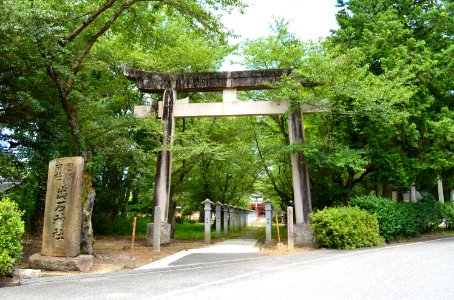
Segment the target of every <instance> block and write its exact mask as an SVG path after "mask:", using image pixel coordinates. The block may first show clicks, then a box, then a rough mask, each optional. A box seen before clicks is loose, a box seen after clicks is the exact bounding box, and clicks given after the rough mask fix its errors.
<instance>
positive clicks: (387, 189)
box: [382, 179, 393, 199]
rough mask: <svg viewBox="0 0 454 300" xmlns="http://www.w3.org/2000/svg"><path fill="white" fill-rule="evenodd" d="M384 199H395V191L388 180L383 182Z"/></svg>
mask: <svg viewBox="0 0 454 300" xmlns="http://www.w3.org/2000/svg"><path fill="white" fill-rule="evenodd" d="M382 195H383V197H385V198H389V199H392V198H393V189H392V186H391V185H390V184H389V181H388V179H385V181H384V182H383V192H382Z"/></svg>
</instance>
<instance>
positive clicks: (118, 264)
mask: <svg viewBox="0 0 454 300" xmlns="http://www.w3.org/2000/svg"><path fill="white" fill-rule="evenodd" d="M219 241H222V239H221V240H219ZM215 242H218V240H216V241H215ZM23 245H24V249H23V251H22V252H23V255H22V260H21V261H20V262H19V263H18V265H17V267H16V268H21V269H26V268H29V265H28V262H29V257H30V256H31V255H32V254H34V253H39V252H40V251H41V240H40V239H39V238H31V239H28V241H26V242H24V244H23ZM207 246H208V245H206V244H205V243H204V242H203V240H173V241H172V242H171V243H170V244H169V245H163V246H161V251H160V252H156V251H154V250H153V247H152V246H148V245H147V244H146V239H145V237H139V238H136V240H135V243H134V256H133V257H134V258H135V259H136V263H135V267H140V266H143V265H146V264H149V263H151V262H154V261H157V260H160V259H162V258H164V257H167V256H169V255H172V254H174V253H177V252H180V251H183V250H186V249H195V248H203V247H207ZM260 249H261V253H262V254H265V255H280V254H284V253H288V251H287V249H285V247H284V249H278V247H277V244H276V243H272V244H266V245H265V244H261V247H260ZM309 250H311V248H296V251H297V252H301V251H309ZM93 256H94V265H93V268H92V269H91V270H90V271H88V272H87V273H86V274H96V273H107V272H116V271H121V270H123V269H126V267H125V262H124V261H125V260H126V259H129V258H130V257H131V238H130V237H118V236H110V237H109V236H101V237H97V238H96V241H95V243H94V253H93ZM77 274H81V273H80V272H75V271H74V272H60V271H58V272H57V271H42V273H41V277H53V276H68V275H77Z"/></svg>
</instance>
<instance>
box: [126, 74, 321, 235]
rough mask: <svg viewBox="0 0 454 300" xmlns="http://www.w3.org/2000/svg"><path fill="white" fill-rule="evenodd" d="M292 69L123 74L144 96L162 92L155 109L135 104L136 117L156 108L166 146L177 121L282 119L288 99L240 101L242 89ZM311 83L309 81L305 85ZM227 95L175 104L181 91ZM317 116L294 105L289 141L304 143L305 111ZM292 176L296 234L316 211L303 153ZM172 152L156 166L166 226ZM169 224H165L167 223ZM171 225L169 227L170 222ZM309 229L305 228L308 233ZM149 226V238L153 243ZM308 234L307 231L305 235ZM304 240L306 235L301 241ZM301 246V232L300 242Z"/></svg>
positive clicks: (266, 84)
mask: <svg viewBox="0 0 454 300" xmlns="http://www.w3.org/2000/svg"><path fill="white" fill-rule="evenodd" d="M290 72H291V70H289V69H273V70H254V71H236V72H205V73H156V72H146V71H141V70H135V69H129V68H126V69H125V71H124V74H125V75H126V77H127V78H128V79H130V80H134V81H136V83H137V87H138V88H139V90H140V91H142V92H148V93H156V92H163V93H164V97H163V101H162V102H159V105H158V106H157V107H154V108H153V107H152V106H150V105H149V106H136V107H135V108H134V114H135V115H136V116H137V117H146V116H149V115H150V113H151V112H152V110H154V111H157V113H158V118H160V119H161V121H162V123H163V125H164V130H165V132H164V136H162V138H161V142H162V143H163V145H171V144H172V136H173V131H174V124H175V122H174V118H188V117H228V116H258V115H281V114H284V113H286V112H287V111H289V106H290V105H291V104H290V103H289V102H288V101H283V102H273V101H250V102H245V101H241V102H238V101H237V91H238V90H259V89H266V88H269V84H272V83H274V82H277V81H278V80H279V79H280V78H281V76H283V75H284V74H287V75H288V74H289V73H290ZM302 84H307V85H311V83H304V82H302ZM213 91H223V102H214V103H189V101H188V100H187V99H183V100H177V92H213ZM314 112H317V111H315V110H314V109H313V108H312V109H304V110H303V109H302V108H301V106H300V105H292V109H291V110H290V111H289V137H290V143H291V144H294V143H302V142H303V141H304V129H303V125H302V124H303V119H302V113H314ZM291 161H292V177H293V190H294V198H295V199H294V201H295V219H296V223H297V226H296V231H297V230H298V229H297V228H298V224H301V225H303V224H305V223H307V221H308V215H309V213H310V211H311V210H312V207H311V197H310V187H309V174H308V170H307V167H306V165H305V164H304V155H303V154H302V153H295V154H292V156H291ZM171 165H172V153H171V151H168V150H165V151H161V152H159V153H158V159H157V165H156V179H155V185H154V198H153V201H154V206H160V207H161V208H162V209H161V220H162V221H163V223H168V219H167V218H168V217H167V215H168V209H169V196H170V179H171ZM164 226H166V225H164ZM167 226H168V224H167ZM167 231H168V229H164V230H161V235H164V236H162V237H161V242H162V243H166V242H168V241H170V239H169V238H168V237H166V236H165V235H166V234H165V232H167ZM304 231H305V230H304ZM151 232H153V231H152V230H151V227H150V226H149V233H147V236H148V240H152V238H151V237H150V233H151ZM302 235H303V236H304V235H305V233H304V232H303V233H302ZM303 238H304V237H303ZM295 242H298V233H297V237H296V241H295Z"/></svg>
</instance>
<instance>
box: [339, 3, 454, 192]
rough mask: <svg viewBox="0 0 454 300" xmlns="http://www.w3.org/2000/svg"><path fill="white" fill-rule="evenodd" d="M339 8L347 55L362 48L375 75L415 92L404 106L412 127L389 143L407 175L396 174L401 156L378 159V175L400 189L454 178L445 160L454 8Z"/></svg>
mask: <svg viewBox="0 0 454 300" xmlns="http://www.w3.org/2000/svg"><path fill="white" fill-rule="evenodd" d="M338 6H339V7H340V8H341V10H340V11H339V13H338V15H337V20H338V22H339V25H340V29H339V30H337V31H335V32H334V35H333V41H334V42H335V43H337V44H338V45H340V46H341V47H342V49H344V50H345V51H348V49H350V48H352V47H359V48H361V49H362V51H363V52H364V53H365V55H366V56H367V59H366V60H365V63H367V64H369V66H370V67H369V69H370V72H372V73H373V74H375V75H380V74H382V73H383V72H393V73H395V74H396V76H398V77H400V78H407V80H406V83H405V84H406V85H407V86H408V87H409V88H410V89H412V90H413V91H414V95H413V96H412V97H411V98H410V99H409V100H408V101H407V102H406V103H405V104H404V105H403V106H402V109H403V110H405V111H407V112H408V114H409V116H408V118H407V121H406V122H404V123H402V124H401V125H400V126H398V127H396V128H395V130H396V131H397V134H396V136H395V137H394V138H392V139H391V140H390V141H389V147H390V148H391V149H392V151H394V152H395V153H399V156H400V157H401V159H400V161H401V162H402V163H399V164H397V165H401V166H402V167H403V168H401V170H402V172H400V171H398V172H396V168H395V166H396V164H395V160H394V159H392V158H391V157H397V155H396V154H394V155H391V157H389V156H388V157H389V158H391V159H389V158H388V157H387V156H385V155H382V154H380V153H377V160H380V161H381V163H382V168H381V169H382V170H383V171H385V172H381V173H377V178H380V179H392V178H391V175H392V174H391V173H394V174H397V175H398V176H397V177H398V178H400V179H401V180H400V181H399V180H396V178H394V179H392V180H390V181H391V182H393V183H394V184H396V185H397V186H400V185H401V184H406V185H408V184H409V183H411V182H414V181H418V182H419V184H420V186H421V187H423V188H424V187H425V182H433V179H431V177H432V178H433V175H432V174H434V173H438V174H441V173H444V174H452V168H453V166H452V164H450V163H446V162H445V159H444V158H443V156H444V155H447V156H452V155H453V151H452V150H453V149H452V145H447V144H449V143H447V140H449V139H450V137H451V136H452V135H453V131H452V127H450V126H449V125H448V124H449V123H452V121H453V119H452V115H451V112H452V110H453V109H454V107H453V105H454V94H453V93H452V91H453V90H454V86H453V82H454V81H453V71H452V68H450V66H452V59H451V58H450V57H452V53H453V49H454V44H453V42H452V41H453V33H454V25H453V24H454V22H453V21H454V19H453V18H454V14H453V12H454V3H452V1H390V0H381V1H373V2H364V1H355V0H352V1H338ZM434 121H435V122H434ZM436 124H437V125H436ZM434 131H438V132H437V133H435V132H434ZM441 145H443V146H441ZM440 146H441V147H440ZM429 149H430V150H429ZM387 153H389V152H387ZM429 157H430V158H429ZM387 162H388V163H387ZM451 176H452V175H451Z"/></svg>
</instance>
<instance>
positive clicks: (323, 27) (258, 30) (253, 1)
mask: <svg viewBox="0 0 454 300" xmlns="http://www.w3.org/2000/svg"><path fill="white" fill-rule="evenodd" d="M244 2H246V3H248V4H250V5H249V7H248V8H246V9H245V11H244V14H239V13H233V14H231V15H226V16H224V18H223V22H224V24H225V25H226V26H227V27H228V28H230V29H232V30H234V32H235V33H236V34H237V35H240V36H241V38H240V39H237V40H236V41H232V42H241V40H242V39H246V38H250V39H254V38H258V37H261V36H267V35H269V33H270V31H269V26H270V24H272V23H273V20H274V19H275V18H278V19H279V18H285V19H286V20H289V21H290V22H291V23H290V26H289V28H290V31H291V32H292V33H294V34H296V35H297V36H298V37H299V38H301V39H302V40H304V41H306V40H310V39H312V40H316V39H318V38H319V37H323V36H328V35H329V34H330V29H336V28H337V27H338V26H337V23H336V18H335V14H336V12H337V8H336V0H244ZM231 59H232V57H230V58H228V59H227V60H226V62H225V63H224V65H223V66H222V69H223V70H224V71H231V70H238V69H240V66H238V65H234V66H232V65H230V63H229V61H230V60H231ZM234 59H235V60H237V58H234Z"/></svg>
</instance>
